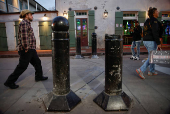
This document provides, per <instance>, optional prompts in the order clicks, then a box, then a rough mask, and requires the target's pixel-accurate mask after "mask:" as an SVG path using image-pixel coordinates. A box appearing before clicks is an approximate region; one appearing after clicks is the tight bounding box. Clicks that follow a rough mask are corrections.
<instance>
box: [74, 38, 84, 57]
mask: <svg viewBox="0 0 170 114" xmlns="http://www.w3.org/2000/svg"><path fill="white" fill-rule="evenodd" d="M74 58H75V59H83V58H84V57H83V56H82V55H81V38H80V37H77V39H76V56H75V57H74Z"/></svg>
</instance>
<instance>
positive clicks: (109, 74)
mask: <svg viewBox="0 0 170 114" xmlns="http://www.w3.org/2000/svg"><path fill="white" fill-rule="evenodd" d="M122 56H123V39H122V38H121V36H120V35H108V34H106V35H105V91H103V92H102V93H100V94H99V95H98V96H97V97H96V98H95V99H94V102H95V103H96V104H98V105H99V106H100V107H102V108H103V109H104V110H107V111H111V110H114V111H119V110H128V109H129V107H130V104H131V98H130V97H129V96H128V95H127V94H126V93H125V92H123V91H122Z"/></svg>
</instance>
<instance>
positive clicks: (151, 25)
mask: <svg viewBox="0 0 170 114" xmlns="http://www.w3.org/2000/svg"><path fill="white" fill-rule="evenodd" d="M158 15H159V14H158V11H157V8H149V10H148V16H149V18H148V19H147V20H146V21H145V23H144V30H143V43H144V45H145V47H146V49H147V50H148V59H147V60H146V61H145V63H144V64H143V65H142V66H141V67H140V68H139V69H136V72H137V73H138V75H139V76H140V78H142V79H145V77H144V75H143V73H144V72H145V71H146V69H147V67H148V66H150V71H149V72H148V75H149V76H152V75H157V74H158V73H157V72H155V64H150V63H149V55H150V51H152V50H157V47H159V48H160V47H161V45H160V40H159V36H160V35H159V33H160V24H159V21H158V20H157V19H156V18H158Z"/></svg>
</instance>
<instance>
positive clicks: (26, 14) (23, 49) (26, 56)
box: [4, 9, 48, 89]
mask: <svg viewBox="0 0 170 114" xmlns="http://www.w3.org/2000/svg"><path fill="white" fill-rule="evenodd" d="M32 14H34V13H33V12H31V11H29V10H27V9H25V10H22V11H21V13H20V18H23V20H22V22H21V23H20V24H19V30H18V46H19V48H18V53H19V55H20V58H19V64H18V65H17V67H16V68H15V70H14V72H13V73H12V74H11V75H10V76H9V77H8V79H7V80H6V82H5V83H4V85H5V86H7V87H9V88H11V89H16V88H18V87H19V85H16V84H15V82H16V81H17V79H18V78H19V76H20V75H21V74H22V73H23V72H24V71H25V70H26V69H27V67H28V65H29V63H31V64H32V65H33V66H34V68H35V81H43V80H47V79H48V77H44V76H43V72H42V66H41V60H40V59H39V57H38V55H37V52H36V39H35V36H34V32H33V28H32V27H31V23H30V22H31V21H32V20H33V16H32Z"/></svg>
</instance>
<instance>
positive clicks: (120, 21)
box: [56, 0, 170, 48]
mask: <svg viewBox="0 0 170 114" xmlns="http://www.w3.org/2000/svg"><path fill="white" fill-rule="evenodd" d="M149 7H156V8H157V9H158V11H160V13H159V18H158V20H159V21H162V16H163V15H162V14H163V13H164V14H167V13H168V11H170V1H169V0H164V1H160V0H145V1H144V0H130V1H128V2H127V0H116V1H115V0H114V1H113V0H105V1H103V0H56V10H57V11H58V12H59V13H58V15H59V16H63V13H64V12H66V13H67V14H66V17H67V18H68V20H69V23H70V28H69V32H70V46H71V47H75V39H76V37H81V41H82V42H81V44H82V46H88V47H89V46H91V33H93V32H96V33H97V47H98V48H104V47H105V46H104V44H105V43H104V36H105V34H121V35H122V36H123V38H124V45H129V44H131V40H132V38H131V37H130V33H129V29H130V28H131V27H132V28H133V27H134V21H135V20H138V21H139V23H140V26H141V27H143V24H144V22H145V20H146V19H147V18H148V16H147V11H148V8H149ZM105 12H106V13H105ZM104 13H105V14H106V15H105V14H104ZM165 16H167V15H165ZM166 19H167V20H166V21H164V23H169V18H166ZM166 25H167V24H166ZM168 27H169V25H168ZM166 29H167V27H166ZM167 30H169V29H167ZM167 41H168V36H167ZM167 41H164V43H167Z"/></svg>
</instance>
